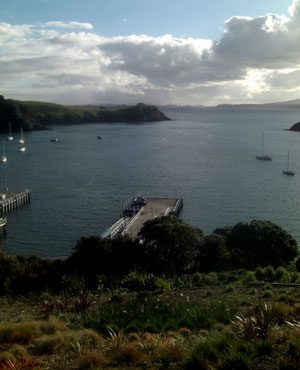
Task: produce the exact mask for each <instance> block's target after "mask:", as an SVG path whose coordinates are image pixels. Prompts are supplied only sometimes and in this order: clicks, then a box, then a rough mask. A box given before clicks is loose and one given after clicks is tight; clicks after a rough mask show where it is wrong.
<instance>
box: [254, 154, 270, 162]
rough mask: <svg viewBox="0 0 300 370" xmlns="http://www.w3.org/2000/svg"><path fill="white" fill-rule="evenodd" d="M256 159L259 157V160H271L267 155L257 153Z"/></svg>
mask: <svg viewBox="0 0 300 370" xmlns="http://www.w3.org/2000/svg"><path fill="white" fill-rule="evenodd" d="M256 159H259V160H261V161H271V160H272V158H271V157H270V156H269V155H257V156H256Z"/></svg>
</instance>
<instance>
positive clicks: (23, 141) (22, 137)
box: [18, 127, 25, 145]
mask: <svg viewBox="0 0 300 370" xmlns="http://www.w3.org/2000/svg"><path fill="white" fill-rule="evenodd" d="M18 144H21V145H23V144H25V139H24V135H23V129H22V127H21V136H20V139H19V140H18Z"/></svg>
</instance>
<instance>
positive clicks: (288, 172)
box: [282, 151, 295, 176]
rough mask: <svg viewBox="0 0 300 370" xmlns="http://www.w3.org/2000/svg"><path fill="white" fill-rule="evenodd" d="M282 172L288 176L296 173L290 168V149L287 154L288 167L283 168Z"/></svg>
mask: <svg viewBox="0 0 300 370" xmlns="http://www.w3.org/2000/svg"><path fill="white" fill-rule="evenodd" d="M282 173H283V174H284V175H287V176H294V175H295V172H294V171H292V170H290V152H289V151H288V154H287V161H286V169H285V170H283V171H282Z"/></svg>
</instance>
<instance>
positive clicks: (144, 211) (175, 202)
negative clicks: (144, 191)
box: [102, 196, 183, 239]
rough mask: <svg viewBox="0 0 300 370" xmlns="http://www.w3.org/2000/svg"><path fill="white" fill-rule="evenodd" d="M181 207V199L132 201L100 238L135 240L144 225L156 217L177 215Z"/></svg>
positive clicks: (141, 198)
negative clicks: (127, 237) (123, 236)
mask: <svg viewBox="0 0 300 370" xmlns="http://www.w3.org/2000/svg"><path fill="white" fill-rule="evenodd" d="M182 207H183V201H182V198H143V197H141V196H139V197H137V198H135V199H133V200H132V201H131V202H130V203H129V204H128V205H127V207H126V208H125V209H124V211H123V216H122V217H121V218H120V219H119V220H117V221H116V222H115V223H114V224H113V225H112V226H111V227H110V228H109V229H108V230H107V231H106V232H105V233H104V234H103V235H102V236H103V237H110V238H113V237H115V236H116V235H128V236H129V237H130V238H132V239H135V238H136V237H137V236H138V233H139V231H140V230H141V228H142V227H143V225H144V223H145V222H147V221H148V220H152V219H153V218H157V217H164V216H168V215H172V214H173V215H178V214H179V213H180V211H181V209H182Z"/></svg>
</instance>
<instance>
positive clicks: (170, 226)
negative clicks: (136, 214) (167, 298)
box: [139, 216, 203, 274]
mask: <svg viewBox="0 0 300 370" xmlns="http://www.w3.org/2000/svg"><path fill="white" fill-rule="evenodd" d="M139 237H140V238H141V239H142V240H143V242H144V243H143V247H144V250H145V257H146V266H145V269H147V270H148V271H151V272H157V273H166V274H174V273H175V274H181V273H183V272H186V271H189V270H192V268H193V266H194V264H195V258H196V256H197V253H198V250H199V245H200V242H201V240H202V237H203V234H202V231H201V230H199V229H197V228H195V227H192V226H190V225H188V224H187V223H185V222H183V221H182V220H180V219H179V218H177V217H175V216H168V217H161V218H155V219H153V220H150V221H147V222H146V223H145V224H144V226H143V227H142V229H141V231H140V233H139Z"/></svg>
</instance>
